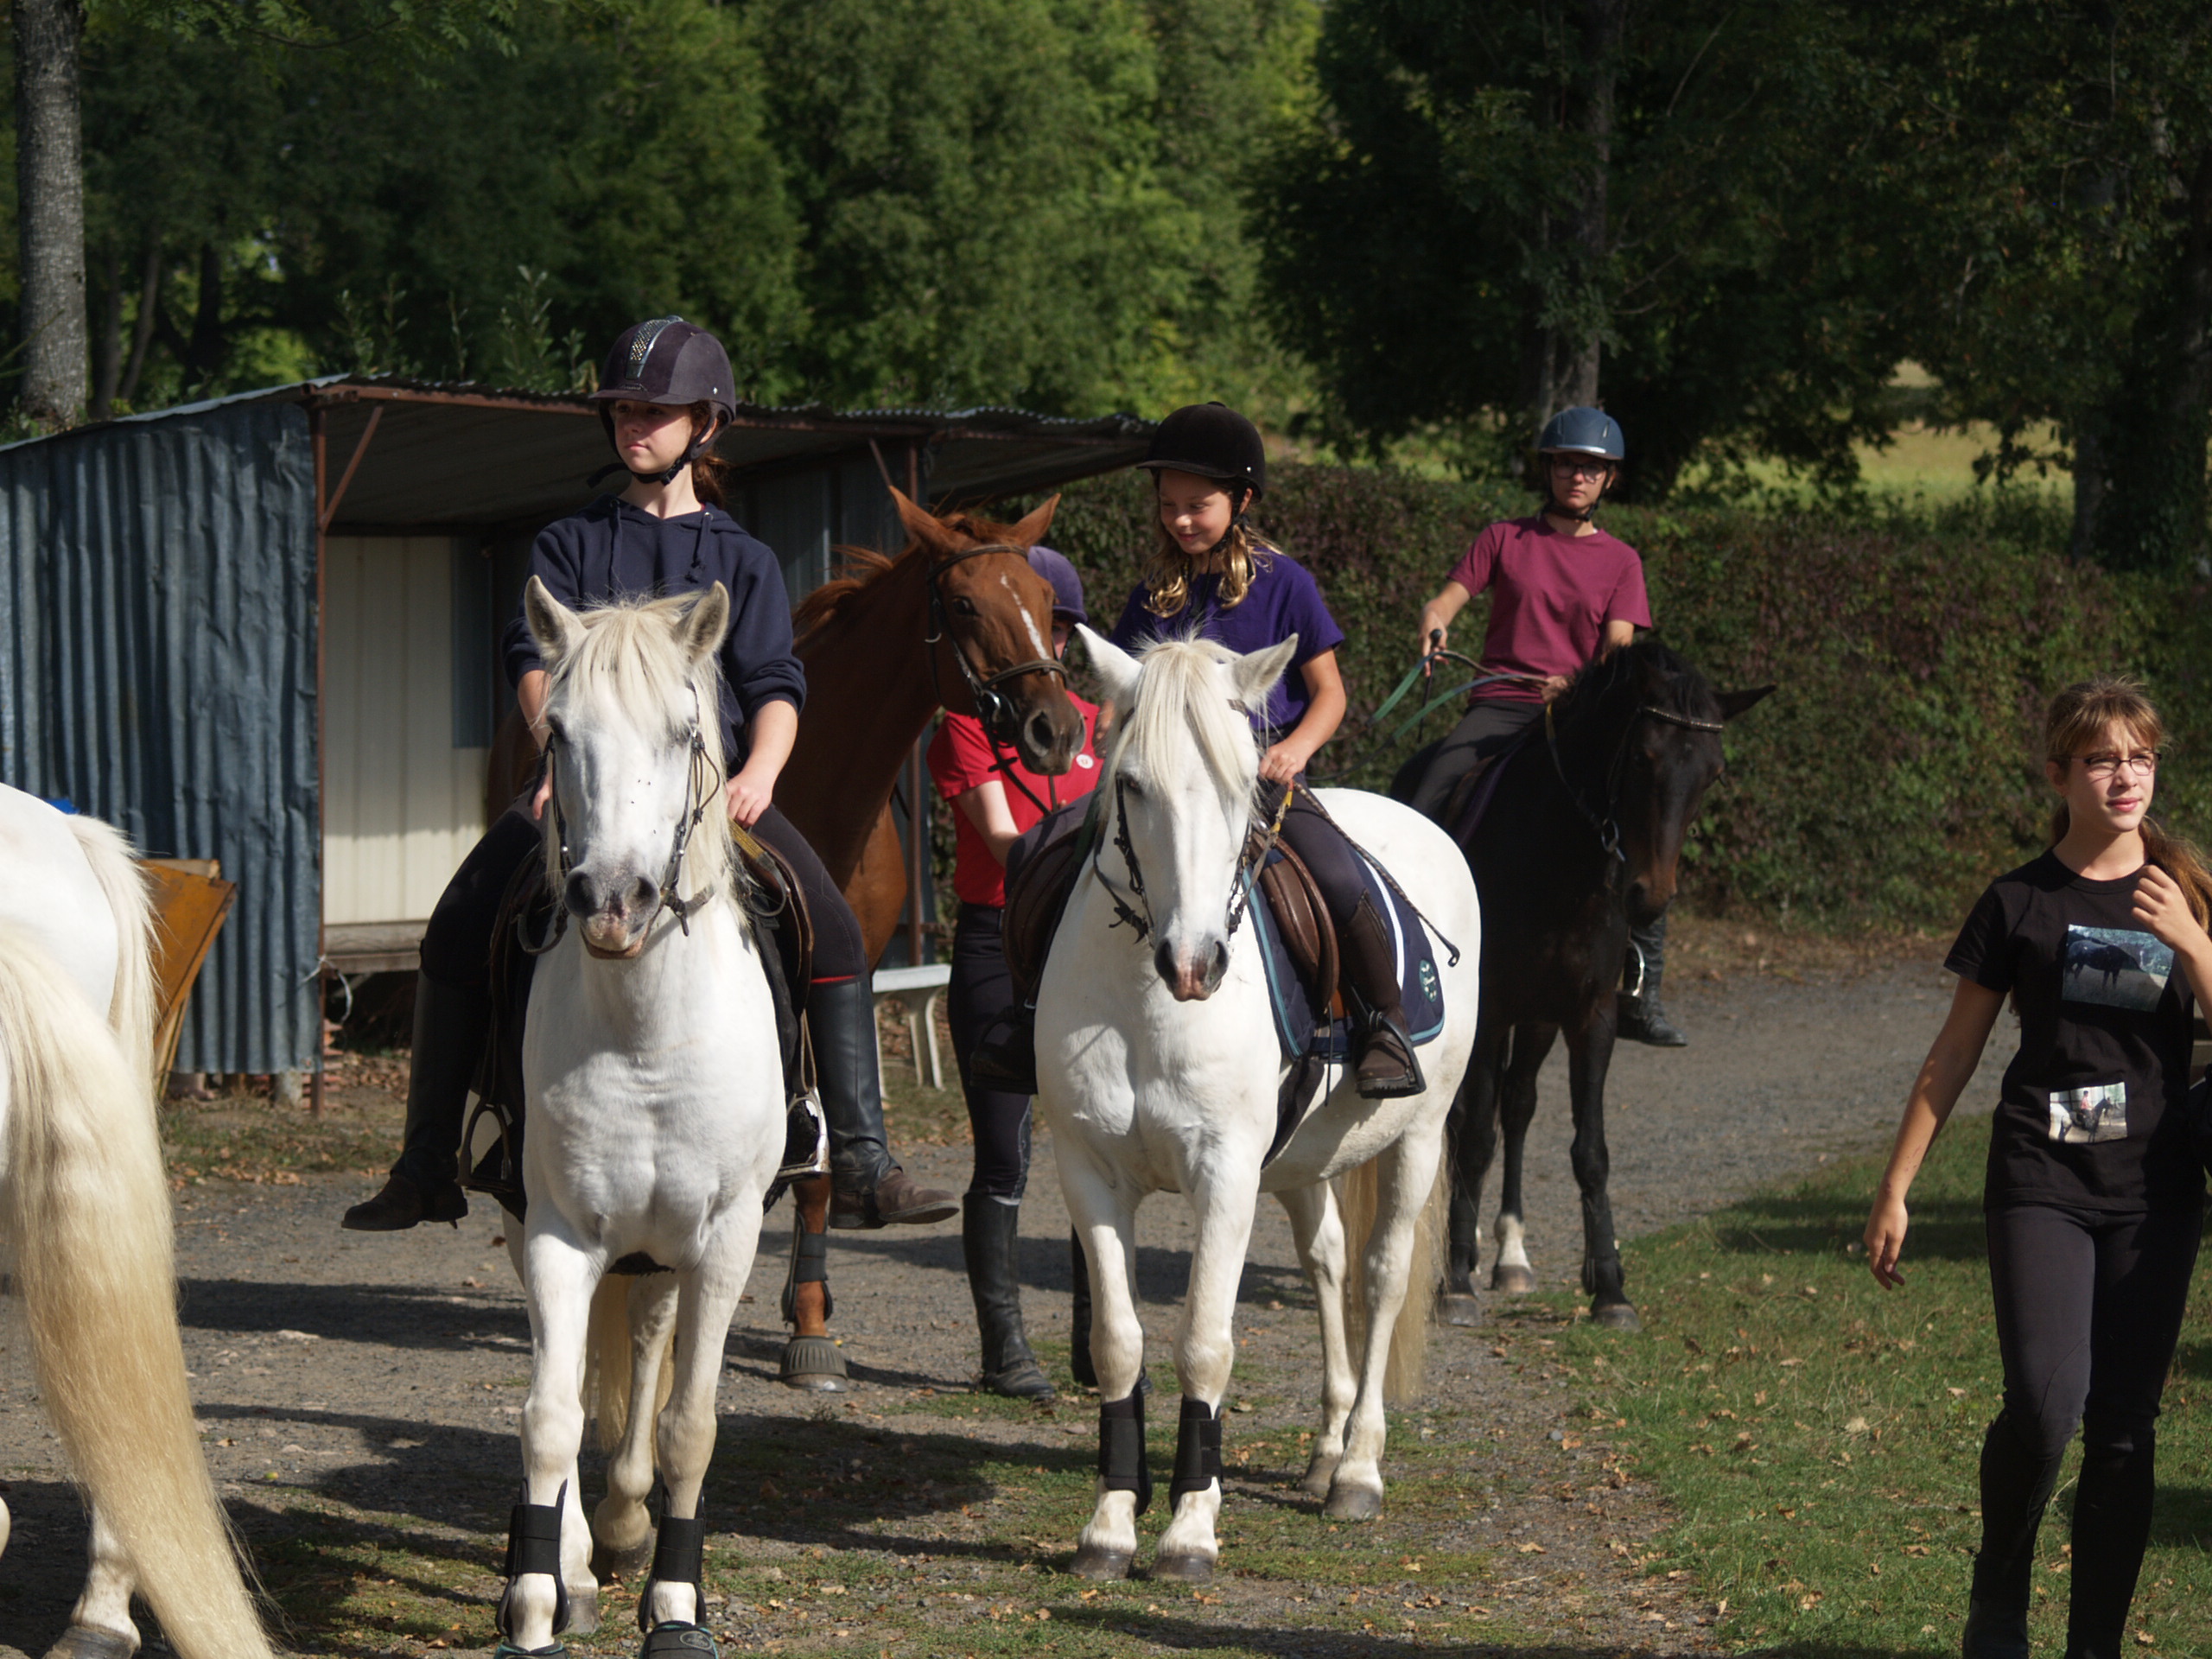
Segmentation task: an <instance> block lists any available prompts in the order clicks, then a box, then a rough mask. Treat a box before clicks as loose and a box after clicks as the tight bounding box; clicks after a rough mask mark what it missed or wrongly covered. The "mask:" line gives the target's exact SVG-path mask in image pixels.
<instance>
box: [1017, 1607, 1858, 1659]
mask: <svg viewBox="0 0 2212 1659" xmlns="http://www.w3.org/2000/svg"><path fill="white" fill-rule="evenodd" d="M1052 1622H1053V1624H1056V1625H1058V1624H1068V1625H1071V1626H1074V1627H1076V1628H1077V1629H1088V1630H1099V1631H1109V1630H1110V1631H1112V1632H1114V1633H1115V1634H1116V1635H1119V1636H1130V1637H1137V1638H1138V1639H1139V1640H1141V1641H1149V1642H1152V1643H1156V1644H1158V1645H1159V1646H1160V1647H1162V1648H1166V1649H1169V1650H1171V1651H1173V1652H1178V1653H1205V1652H1209V1651H1212V1650H1215V1649H1224V1648H1230V1649H1236V1650H1237V1651H1239V1652H1245V1653H1263V1654H1268V1655H1272V1656H1275V1659H1335V1656H1337V1655H1339V1654H1342V1655H1346V1656H1364V1655H1369V1654H1421V1655H1433V1654H1434V1653H1436V1652H1437V1651H1438V1649H1437V1646H1436V1643H1435V1642H1434V1640H1433V1638H1431V1639H1424V1638H1423V1637H1421V1635H1420V1634H1419V1633H1418V1632H1408V1633H1407V1634H1405V1635H1403V1636H1391V1635H1388V1634H1385V1633H1384V1632H1383V1631H1381V1630H1361V1631H1358V1632H1352V1631H1349V1630H1345V1631H1338V1630H1268V1629H1267V1628H1265V1627H1261V1628H1258V1629H1255V1628H1253V1627H1252V1626H1250V1625H1245V1624H1200V1623H1198V1622H1197V1621H1196V1620H1193V1619H1187V1618H1167V1617H1166V1616H1164V1615H1161V1614H1159V1613H1136V1612H1132V1611H1128V1609H1126V1608H1121V1607H1116V1608H1092V1607H1084V1606H1081V1605H1077V1606H1073V1607H1069V1608H1065V1609H1062V1608H1060V1607H1058V1605H1055V1607H1054V1610H1053V1613H1052ZM1450 1651H1451V1652H1452V1653H1453V1654H1464V1655H1468V1656H1474V1655H1483V1654H1499V1655H1504V1654H1510V1655H1511V1656H1513V1659H1644V1656H1647V1655H1649V1653H1650V1651H1651V1649H1649V1647H1646V1646H1644V1645H1643V1644H1642V1643H1624V1644H1614V1643H1540V1644H1536V1645H1533V1646H1532V1645H1530V1644H1529V1643H1524V1642H1515V1643H1495V1644H1494V1643H1487V1642H1478V1643H1471V1644H1467V1645H1463V1646H1455V1647H1453V1648H1452V1649H1450ZM1752 1651H1753V1653H1754V1654H1755V1656H1757V1659H1894V1655H1893V1654H1892V1653H1891V1649H1887V1648H1868V1647H1862V1646H1859V1645H1858V1644H1856V1643H1817V1644H1814V1643H1808V1644H1792V1645H1789V1646H1786V1647H1777V1648H1759V1649H1754V1650H1752Z"/></svg>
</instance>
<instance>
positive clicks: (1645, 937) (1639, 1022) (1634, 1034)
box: [1613, 911, 1690, 1048]
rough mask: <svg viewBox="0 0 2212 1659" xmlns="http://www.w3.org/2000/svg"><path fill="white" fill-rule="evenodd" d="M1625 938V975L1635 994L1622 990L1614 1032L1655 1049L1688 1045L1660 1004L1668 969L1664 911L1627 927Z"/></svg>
mask: <svg viewBox="0 0 2212 1659" xmlns="http://www.w3.org/2000/svg"><path fill="white" fill-rule="evenodd" d="M1628 939H1629V959H1628V977H1629V980H1630V983H1632V984H1636V986H1637V993H1636V995H1632V996H1631V995H1630V994H1629V993H1628V992H1627V991H1625V990H1624V991H1623V992H1622V993H1621V995H1620V1001H1619V1003H1618V1018H1619V1023H1618V1025H1617V1026H1615V1027H1614V1028H1613V1031H1614V1035H1616V1036H1618V1037H1619V1038H1622V1039H1624V1040H1625V1041H1628V1042H1631V1043H1649V1045H1650V1046H1652V1047H1654V1048H1688V1046H1689V1042H1690V1039H1688V1037H1686V1036H1684V1035H1683V1034H1682V1033H1681V1029H1680V1028H1679V1027H1677V1026H1676V1025H1675V1022H1674V1021H1673V1020H1669V1018H1668V1017H1667V1010H1666V1009H1664V1008H1662V1007H1660V1006H1659V982H1660V980H1661V979H1662V978H1663V977H1665V976H1666V971H1667V917H1666V912H1663V911H1662V912H1660V916H1659V919H1658V920H1657V921H1656V922H1654V923H1652V924H1651V925H1649V927H1631V928H1630V929H1629V931H1628ZM1639 951H1640V952H1642V954H1643V979H1642V981H1641V982H1640V983H1638V982H1637V974H1636V962H1637V953H1638V952H1639Z"/></svg>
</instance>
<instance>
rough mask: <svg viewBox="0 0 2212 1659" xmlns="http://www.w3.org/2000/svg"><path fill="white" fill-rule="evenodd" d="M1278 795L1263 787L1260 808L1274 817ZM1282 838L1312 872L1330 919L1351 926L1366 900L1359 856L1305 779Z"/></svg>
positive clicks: (1300, 781) (1285, 819) (1284, 822)
mask: <svg viewBox="0 0 2212 1659" xmlns="http://www.w3.org/2000/svg"><path fill="white" fill-rule="evenodd" d="M1278 798H1279V792H1278V791H1276V790H1275V789H1274V786H1273V785H1263V786H1262V801H1261V805H1262V809H1263V810H1265V811H1266V812H1267V813H1268V816H1270V817H1272V816H1273V815H1274V810H1275V802H1276V800H1277V799H1278ZM1282 838H1283V840H1284V841H1285V842H1288V843H1289V846H1290V850H1291V851H1293V852H1294V853H1296V854H1297V855H1298V858H1299V861H1300V863H1302V864H1304V865H1305V866H1306V868H1307V869H1309V870H1311V871H1313V882H1314V885H1315V886H1316V887H1319V888H1320V889H1321V897H1322V899H1323V900H1324V902H1325V903H1326V904H1327V905H1328V906H1329V919H1330V920H1331V921H1332V922H1334V923H1335V924H1336V925H1337V926H1338V929H1340V930H1341V929H1343V928H1346V927H1349V926H1351V918H1352V912H1354V911H1356V910H1357V909H1358V908H1359V906H1360V901H1361V900H1362V899H1365V898H1366V897H1367V881H1366V879H1365V878H1364V877H1363V875H1362V874H1360V869H1359V855H1357V853H1355V852H1353V851H1352V849H1351V842H1349V841H1347V840H1346V839H1345V838H1344V831H1343V830H1341V829H1338V827H1337V824H1336V820H1334V819H1333V818H1332V817H1329V816H1328V815H1327V814H1326V813H1325V812H1323V811H1322V810H1321V809H1320V808H1319V806H1318V805H1316V804H1314V800H1313V796H1312V795H1311V794H1310V793H1309V792H1308V791H1307V790H1306V779H1305V777H1304V775H1303V774H1301V775H1300V778H1299V779H1298V793H1297V794H1296V795H1295V796H1294V797H1293V798H1292V799H1291V803H1290V810H1289V811H1287V812H1286V813H1284V814H1283V819H1282Z"/></svg>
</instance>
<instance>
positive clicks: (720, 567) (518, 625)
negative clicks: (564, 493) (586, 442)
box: [505, 495, 806, 772]
mask: <svg viewBox="0 0 2212 1659" xmlns="http://www.w3.org/2000/svg"><path fill="white" fill-rule="evenodd" d="M530 573H531V575H534V576H536V577H537V578H538V579H539V580H541V581H542V582H544V584H545V586H546V588H548V589H549V590H550V592H551V593H552V595H553V597H554V598H556V599H557V600H559V601H561V602H562V603H563V605H566V606H567V607H569V609H570V610H582V609H583V608H585V607H588V606H593V605H604V604H607V603H608V602H609V601H613V600H617V599H659V598H664V597H666V596H667V595H669V594H684V593H698V592H703V591H704V590H705V589H706V588H709V587H710V586H712V585H713V584H714V583H715V582H721V584H722V586H723V587H725V588H728V589H729V597H730V617H729V637H728V639H724V640H723V641H722V648H721V658H720V660H721V671H722V753H723V755H724V756H725V757H726V763H727V765H728V768H729V770H730V771H731V772H736V771H737V769H738V768H739V767H741V766H743V765H744V764H745V760H746V757H747V755H748V754H749V753H751V751H752V742H751V740H750V739H749V738H748V736H747V725H748V724H749V723H750V722H751V721H752V719H753V716H754V715H757V714H758V713H759V712H760V709H761V708H762V707H763V706H765V705H766V704H768V703H771V702H778V701H781V702H788V703H790V704H791V707H792V708H794V709H798V708H801V707H804V704H805V702H806V670H805V668H804V666H803V665H802V664H800V662H799V660H798V658H797V657H795V656H793V655H792V654H791V599H790V596H789V595H788V594H786V593H785V588H784V570H783V566H782V565H780V564H779V563H777V561H776V556H775V555H774V554H773V553H772V552H770V551H769V550H768V547H767V543H765V542H761V541H759V540H757V539H756V538H754V537H751V536H748V535H747V534H746V533H745V531H744V530H743V529H742V528H741V527H740V525H739V524H738V522H737V520H736V519H734V518H731V517H730V516H729V514H728V513H726V512H723V511H722V510H721V508H720V507H709V508H707V509H706V510H705V512H691V513H684V514H682V515H681V516H679V517H677V518H654V517H653V515H652V514H651V513H649V512H644V511H643V510H641V509H639V508H637V507H633V506H632V505H630V504H629V503H628V502H626V501H625V500H623V499H621V498H620V496H615V495H602V496H601V497H600V498H599V499H597V500H595V501H594V502H593V503H592V504H591V505H589V506H588V507H585V508H583V509H582V511H581V512H572V513H570V514H569V516H568V517H567V518H562V519H556V521H555V522H554V523H552V524H548V525H547V526H546V527H545V528H544V529H543V530H542V531H538V533H537V543H536V544H535V545H534V546H533V547H531V550H530ZM505 658H506V670H507V683H508V684H510V685H519V684H520V683H522V677H523V676H524V674H526V673H528V672H529V671H531V669H533V668H543V667H544V666H545V664H544V660H543V658H541V657H540V656H539V655H538V652H537V641H536V640H534V639H531V637H530V624H529V622H528V621H527V620H525V619H524V616H523V615H522V614H521V613H520V612H519V611H518V613H516V616H515V620H513V621H512V622H510V623H508V624H507V632H506V640H505Z"/></svg>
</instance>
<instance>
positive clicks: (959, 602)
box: [952, 599, 976, 616]
mask: <svg viewBox="0 0 2212 1659" xmlns="http://www.w3.org/2000/svg"><path fill="white" fill-rule="evenodd" d="M952 608H953V609H954V610H956V611H957V612H959V613H960V614H961V615H963V616H973V615H975V614H976V601H974V600H972V599H956V600H954V601H952Z"/></svg>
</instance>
